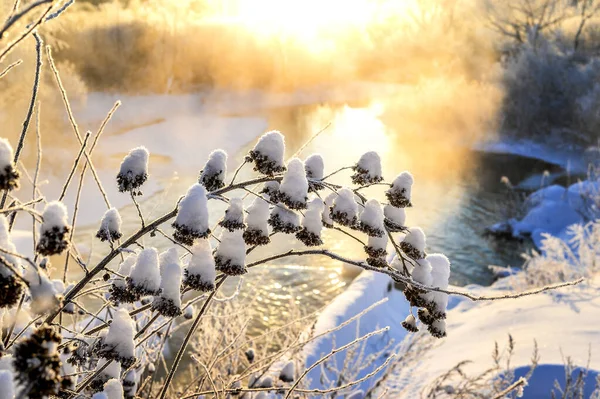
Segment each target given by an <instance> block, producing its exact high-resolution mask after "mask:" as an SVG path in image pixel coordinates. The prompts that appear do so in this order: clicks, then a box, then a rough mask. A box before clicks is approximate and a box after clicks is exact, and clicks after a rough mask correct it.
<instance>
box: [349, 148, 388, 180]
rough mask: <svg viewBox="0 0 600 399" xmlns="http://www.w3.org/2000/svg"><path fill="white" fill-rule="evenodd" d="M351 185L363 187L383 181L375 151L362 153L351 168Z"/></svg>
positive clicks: (379, 162) (378, 158) (379, 160)
mask: <svg viewBox="0 0 600 399" xmlns="http://www.w3.org/2000/svg"><path fill="white" fill-rule="evenodd" d="M352 170H354V174H353V175H352V183H354V184H358V185H360V186H364V185H367V184H374V183H379V182H380V181H382V180H383V176H382V174H381V158H380V157H379V154H377V153H376V152H375V151H369V152H366V153H364V154H363V155H362V156H361V157H360V159H359V160H358V163H357V164H356V165H354V166H353V167H352Z"/></svg>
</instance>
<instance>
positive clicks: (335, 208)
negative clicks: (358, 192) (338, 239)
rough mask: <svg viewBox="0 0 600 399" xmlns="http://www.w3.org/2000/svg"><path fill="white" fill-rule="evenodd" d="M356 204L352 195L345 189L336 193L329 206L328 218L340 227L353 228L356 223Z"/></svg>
mask: <svg viewBox="0 0 600 399" xmlns="http://www.w3.org/2000/svg"><path fill="white" fill-rule="evenodd" d="M357 216H358V204H357V203H356V200H355V199H354V193H353V192H352V191H351V190H350V189H347V188H342V189H341V190H339V191H338V192H337V196H336V197H335V199H334V200H333V205H332V206H331V214H330V217H331V219H332V220H334V221H335V222H337V223H339V224H341V225H342V226H350V227H352V226H355V225H356V223H357V222H358V217H357Z"/></svg>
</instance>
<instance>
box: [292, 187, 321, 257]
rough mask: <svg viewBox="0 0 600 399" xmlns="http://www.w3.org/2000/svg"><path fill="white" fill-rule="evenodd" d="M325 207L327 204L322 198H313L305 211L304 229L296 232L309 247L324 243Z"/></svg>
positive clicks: (298, 237)
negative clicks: (323, 218)
mask: <svg viewBox="0 0 600 399" xmlns="http://www.w3.org/2000/svg"><path fill="white" fill-rule="evenodd" d="M324 208H325V205H324V204H323V201H322V200H321V199H320V198H315V199H313V200H312V201H311V202H310V203H309V204H308V210H307V211H306V212H305V213H304V218H303V219H302V230H300V231H299V232H297V233H296V238H297V239H298V240H300V241H302V242H303V243H304V244H305V245H307V246H309V247H314V246H319V245H322V244H323V240H322V239H321V230H323V222H322V220H321V217H322V215H323V209H324Z"/></svg>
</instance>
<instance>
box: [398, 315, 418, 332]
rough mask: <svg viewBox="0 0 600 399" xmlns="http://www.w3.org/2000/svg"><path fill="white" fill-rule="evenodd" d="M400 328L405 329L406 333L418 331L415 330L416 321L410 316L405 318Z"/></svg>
mask: <svg viewBox="0 0 600 399" xmlns="http://www.w3.org/2000/svg"><path fill="white" fill-rule="evenodd" d="M402 327H404V328H406V330H407V331H409V332H412V333H416V332H418V331H419V329H418V328H417V319H415V316H413V315H412V314H409V315H408V316H406V319H404V321H403V322H402Z"/></svg>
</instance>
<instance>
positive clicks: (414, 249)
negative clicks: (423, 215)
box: [400, 227, 425, 260]
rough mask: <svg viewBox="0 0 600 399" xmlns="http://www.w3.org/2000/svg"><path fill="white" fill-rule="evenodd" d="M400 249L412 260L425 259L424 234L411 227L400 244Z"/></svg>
mask: <svg viewBox="0 0 600 399" xmlns="http://www.w3.org/2000/svg"><path fill="white" fill-rule="evenodd" d="M400 248H401V249H402V251H404V253H405V254H406V255H408V256H409V257H410V258H412V259H414V260H419V259H423V258H424V257H425V233H424V232H423V230H421V229H420V228H419V227H411V228H410V229H408V233H407V234H406V237H404V240H402V242H401V243H400Z"/></svg>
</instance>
